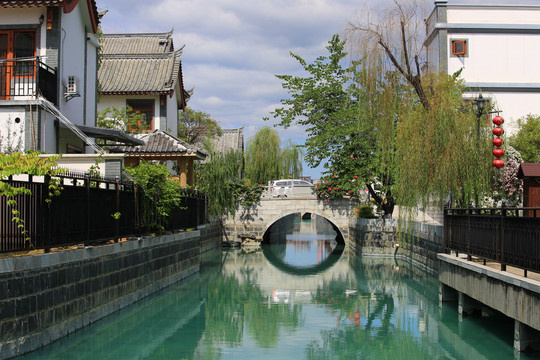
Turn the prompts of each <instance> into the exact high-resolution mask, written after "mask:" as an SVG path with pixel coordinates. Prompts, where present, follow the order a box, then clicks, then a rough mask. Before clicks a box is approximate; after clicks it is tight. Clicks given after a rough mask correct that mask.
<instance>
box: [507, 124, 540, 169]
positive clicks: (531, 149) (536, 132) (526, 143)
mask: <svg viewBox="0 0 540 360" xmlns="http://www.w3.org/2000/svg"><path fill="white" fill-rule="evenodd" d="M518 126H519V130H518V132H517V133H516V134H515V135H514V136H512V137H511V138H510V139H509V140H510V141H509V143H510V145H512V146H513V147H514V149H516V150H517V151H519V153H520V154H521V156H522V157H523V162H526V163H534V162H540V116H538V115H531V114H529V115H527V116H525V117H523V118H521V119H519V120H518Z"/></svg>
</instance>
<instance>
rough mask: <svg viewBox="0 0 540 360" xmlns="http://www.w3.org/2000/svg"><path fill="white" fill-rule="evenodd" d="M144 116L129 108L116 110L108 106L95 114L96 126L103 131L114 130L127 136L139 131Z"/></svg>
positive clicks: (114, 107)
mask: <svg viewBox="0 0 540 360" xmlns="http://www.w3.org/2000/svg"><path fill="white" fill-rule="evenodd" d="M143 120H144V114H141V113H140V112H137V111H133V109H132V108H131V107H130V106H126V107H122V108H117V107H116V106H114V105H113V106H108V107H107V108H105V109H103V110H102V111H99V112H98V114H97V126H98V127H100V128H105V129H116V130H120V131H123V132H125V133H127V134H131V133H138V132H140V131H141V129H142V128H141V124H142V123H143Z"/></svg>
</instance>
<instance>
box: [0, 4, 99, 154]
mask: <svg viewBox="0 0 540 360" xmlns="http://www.w3.org/2000/svg"><path fill="white" fill-rule="evenodd" d="M98 22H99V19H98V13H97V9H96V3H95V1H94V0H80V1H67V0H64V1H62V0H54V1H53V0H49V1H47V0H43V1H31V0H26V1H25V0H10V1H1V2H0V139H1V140H2V145H1V148H2V150H5V147H6V146H8V145H10V146H12V147H18V145H20V147H18V148H19V149H20V150H22V149H26V150H28V149H34V150H39V151H42V152H45V153H69V152H87V151H90V150H89V149H86V146H85V143H84V142H83V140H82V139H81V137H80V135H81V134H78V135H77V134H75V133H73V132H72V131H71V130H68V128H66V127H65V126H61V122H59V121H58V120H57V116H55V115H53V114H51V112H50V111H48V110H45V109H44V107H43V103H44V101H43V100H45V101H48V102H50V103H51V104H52V105H54V107H55V108H56V110H58V111H60V112H61V113H62V114H63V115H64V116H65V118H67V119H69V120H70V121H71V122H72V123H74V124H76V125H81V126H89V127H93V126H95V121H96V98H97V97H96V94H97V93H96V83H97V82H96V71H97V60H96V59H97V58H96V54H97V47H98V40H97V37H96V33H97V28H98ZM40 99H41V100H40ZM8 137H10V139H11V141H10V144H8V143H7V142H8V141H7V138H8Z"/></svg>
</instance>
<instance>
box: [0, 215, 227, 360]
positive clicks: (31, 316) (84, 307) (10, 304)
mask: <svg viewBox="0 0 540 360" xmlns="http://www.w3.org/2000/svg"><path fill="white" fill-rule="evenodd" d="M220 244H221V234H220V231H219V227H218V226H217V225H214V224H207V225H206V226H205V227H203V228H201V229H198V230H196V231H190V232H181V233H175V234H170V235H163V236H158V237H142V238H139V239H136V240H130V241H126V242H120V243H116V244H110V245H103V246H95V247H85V248H80V249H73V250H69V251H62V252H56V253H49V254H41V255H35V256H24V257H17V258H5V259H0V299H1V300H0V335H1V339H0V340H1V341H0V359H4V358H10V357H14V356H17V355H21V354H24V353H27V352H30V351H33V350H35V349H38V348H40V347H42V346H44V345H47V344H49V343H51V342H52V341H54V340H57V339H59V338H61V337H63V336H66V335H68V334H70V333H72V332H74V331H75V330H78V329H80V328H82V327H84V326H87V325H89V324H91V323H93V322H95V321H97V320H99V319H101V318H104V317H105V316H107V315H109V314H111V313H113V312H115V311H117V310H120V309H122V308H124V307H126V306H128V305H131V304H133V303H135V302H136V301H138V300H140V299H142V298H144V297H146V296H148V295H150V294H153V293H155V292H157V291H158V290H161V289H163V288H165V287H167V286H169V285H171V284H174V283H176V282H178V281H180V280H182V279H184V278H186V277H188V276H190V275H193V274H195V273H197V272H198V271H199V264H200V254H201V253H202V252H204V251H207V250H209V249H212V248H215V247H218V246H220Z"/></svg>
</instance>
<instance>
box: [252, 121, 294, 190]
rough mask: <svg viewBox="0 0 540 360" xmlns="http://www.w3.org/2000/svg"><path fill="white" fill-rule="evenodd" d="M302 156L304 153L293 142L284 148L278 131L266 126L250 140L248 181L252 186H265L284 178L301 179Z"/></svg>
mask: <svg viewBox="0 0 540 360" xmlns="http://www.w3.org/2000/svg"><path fill="white" fill-rule="evenodd" d="M302 156H303V153H302V151H301V150H300V149H299V148H298V146H296V145H295V144H293V143H292V142H291V141H289V142H288V143H287V145H286V146H285V147H283V148H282V147H281V139H280V137H279V135H278V133H277V131H276V130H273V129H271V128H269V127H268V126H265V127H263V128H262V129H260V130H259V131H257V133H256V134H255V135H253V136H252V137H251V138H250V139H249V140H248V144H247V148H246V153H245V163H246V168H245V171H246V179H247V180H249V181H250V182H251V183H252V184H265V183H267V182H268V181H271V180H276V179H279V178H282V177H295V178H296V177H299V176H300V175H301V174H302Z"/></svg>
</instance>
